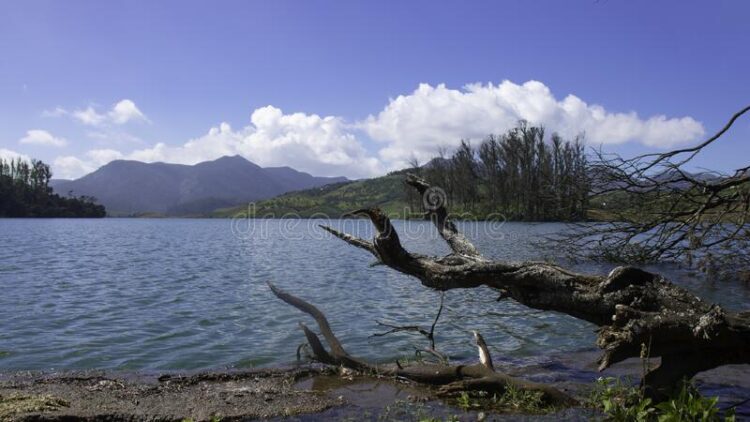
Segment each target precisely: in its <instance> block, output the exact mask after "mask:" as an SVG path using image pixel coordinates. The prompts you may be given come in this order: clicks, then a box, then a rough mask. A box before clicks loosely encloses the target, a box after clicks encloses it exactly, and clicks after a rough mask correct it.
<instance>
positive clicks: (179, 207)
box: [53, 156, 347, 215]
mask: <svg viewBox="0 0 750 422" xmlns="http://www.w3.org/2000/svg"><path fill="white" fill-rule="evenodd" d="M346 180H347V179H346V178H344V177H314V176H311V175H310V174H307V173H303V172H299V171H297V170H294V169H292V168H289V167H270V168H263V167H260V166H258V165H257V164H254V163H252V162H250V161H248V160H246V159H245V158H243V157H240V156H233V157H222V158H219V159H217V160H214V161H207V162H203V163H198V164H195V165H192V166H189V165H182V164H166V163H142V162H139V161H126V160H116V161H112V162H111V163H109V164H107V165H105V166H102V167H101V168H100V169H98V170H96V171H94V172H93V173H90V174H88V175H86V176H84V177H81V178H80V179H76V180H72V181H64V180H60V181H55V183H54V184H53V189H54V190H55V191H56V192H58V193H60V194H61V195H67V194H69V193H72V195H75V196H81V195H86V196H93V197H95V198H96V199H97V201H98V203H100V204H103V205H104V206H106V207H107V211H108V213H109V214H110V215H137V214H146V213H148V214H152V213H156V214H164V215H201V214H206V213H208V212H211V211H213V210H215V209H217V208H221V207H228V206H231V205H236V204H241V203H246V202H248V201H258V200H261V199H266V198H271V197H273V196H277V195H280V194H283V193H286V192H289V191H294V190H300V189H308V188H312V187H316V186H322V185H326V184H329V183H337V182H342V181H346Z"/></svg>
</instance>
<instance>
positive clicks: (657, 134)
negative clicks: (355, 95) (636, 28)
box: [360, 81, 704, 163]
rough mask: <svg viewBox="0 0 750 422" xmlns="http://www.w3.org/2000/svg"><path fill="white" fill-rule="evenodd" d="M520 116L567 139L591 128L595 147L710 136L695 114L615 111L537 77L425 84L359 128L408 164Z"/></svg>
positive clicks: (390, 157)
mask: <svg viewBox="0 0 750 422" xmlns="http://www.w3.org/2000/svg"><path fill="white" fill-rule="evenodd" d="M519 120H526V121H528V122H530V123H532V124H541V125H544V126H545V127H547V128H548V129H550V130H554V131H555V132H558V133H560V134H561V135H563V136H566V137H573V136H576V135H578V134H581V133H585V135H586V140H587V142H588V143H589V144H619V143H624V142H640V143H642V144H644V145H647V146H651V147H663V148H668V147H673V146H675V145H677V144H680V143H685V142H689V141H694V140H696V139H697V138H699V137H700V136H702V135H703V134H704V129H703V126H702V125H701V123H699V122H697V121H696V120H694V119H693V118H691V117H682V118H667V117H666V116H653V117H650V118H648V119H642V118H640V117H639V116H638V115H637V114H636V113H635V112H629V113H616V112H610V111H607V110H605V109H604V108H603V107H601V106H599V105H595V104H587V103H586V102H584V101H583V100H581V99H580V98H578V97H576V96H574V95H568V96H567V97H565V98H564V99H562V100H558V99H557V98H555V96H554V95H553V94H552V92H551V91H550V89H549V88H548V87H547V86H545V85H544V84H543V83H541V82H538V81H528V82H526V83H524V84H522V85H518V84H515V83H513V82H510V81H504V82H502V83H500V84H498V85H494V84H492V83H489V84H487V85H482V84H469V85H466V86H465V87H464V88H463V89H460V90H458V89H450V88H448V87H446V86H445V85H443V84H440V85H437V86H435V87H433V86H431V85H429V84H420V85H419V87H418V88H417V89H416V90H415V91H414V92H412V93H411V94H408V95H401V96H398V97H397V98H395V99H392V100H390V102H389V104H388V105H387V106H386V107H385V108H384V109H383V110H382V111H380V112H379V113H378V114H377V115H371V116H369V117H368V118H367V119H365V120H364V121H363V122H361V124H360V127H362V128H363V129H364V130H365V131H366V132H367V133H368V134H369V135H370V137H371V138H372V139H375V140H376V141H380V142H383V143H384V144H385V146H384V147H383V148H382V149H381V150H380V156H381V158H383V159H384V160H386V161H393V162H401V163H403V162H404V161H405V160H407V159H408V158H409V157H410V156H417V158H420V159H428V158H430V157H432V156H433V155H434V154H435V152H436V151H437V150H438V148H440V147H448V148H450V147H452V146H455V145H456V144H457V143H458V142H459V141H460V139H462V138H463V139H466V138H468V139H481V138H483V137H485V136H486V135H487V134H490V133H503V132H505V131H507V130H508V129H511V128H512V127H514V126H515V125H516V124H517V122H518V121H519Z"/></svg>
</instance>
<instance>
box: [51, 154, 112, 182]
mask: <svg viewBox="0 0 750 422" xmlns="http://www.w3.org/2000/svg"><path fill="white" fill-rule="evenodd" d="M121 158H124V156H123V155H122V153H121V152H119V151H116V150H113V149H94V150H91V151H88V152H87V153H86V155H85V159H80V158H78V157H75V156H72V155H68V156H63V157H57V158H56V159H55V161H54V162H53V164H52V167H53V170H54V173H55V178H58V179H76V178H79V177H81V176H84V175H86V174H88V173H91V172H92V171H94V170H96V169H98V168H99V167H101V166H103V165H105V164H107V163H109V162H110V161H113V160H119V159H121Z"/></svg>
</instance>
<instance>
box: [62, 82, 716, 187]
mask: <svg viewBox="0 0 750 422" xmlns="http://www.w3.org/2000/svg"><path fill="white" fill-rule="evenodd" d="M49 113H50V114H53V113H56V114H59V113H60V112H59V110H58V109H55V110H53V111H50V112H49ZM65 113H67V112H65ZM71 115H72V116H73V117H74V118H76V119H77V120H79V121H81V122H84V123H87V124H89V125H91V126H96V128H95V129H94V130H93V131H92V132H89V136H90V137H92V138H95V139H100V138H101V139H110V138H111V133H113V130H114V129H113V128H114V126H113V125H120V124H124V123H126V122H128V121H134V120H143V121H147V118H146V116H145V115H144V114H143V113H142V112H141V111H140V110H139V109H138V107H136V105H135V103H133V102H132V101H130V100H122V101H120V102H118V103H117V104H115V105H114V106H113V107H112V108H111V110H109V111H107V112H99V111H97V110H96V109H95V108H93V107H89V108H87V109H84V110H77V111H75V112H73V113H72V114H71ZM519 120H526V121H528V122H530V123H532V124H541V125H544V126H545V127H546V128H547V129H548V130H549V131H555V132H557V133H559V134H561V135H562V136H564V137H566V138H572V137H574V136H577V135H579V134H585V139H586V141H587V142H588V143H589V144H595V145H598V144H619V143H624V142H638V143H640V144H642V145H645V146H649V147H657V148H671V147H674V146H675V145H678V144H682V143H687V142H692V141H695V140H696V139H698V138H699V137H701V136H702V135H703V134H704V129H703V125H702V124H701V123H700V122H698V121H696V120H695V119H693V118H692V117H667V116H663V115H657V116H650V117H647V118H643V117H640V116H639V115H638V114H637V113H635V112H625V113H623V112H615V111H611V110H606V109H605V108H604V107H602V106H600V105H596V104H589V103H586V102H585V101H583V100H582V99H580V98H578V97H576V96H574V95H568V96H567V97H565V98H562V99H558V98H556V97H555V96H554V95H553V94H552V92H551V91H550V89H549V88H548V87H547V86H545V85H544V84H543V83H541V82H537V81H528V82H526V83H524V84H520V85H519V84H515V83H513V82H510V81H504V82H502V83H500V84H497V85H495V84H492V83H490V84H486V85H483V84H470V85H466V86H464V87H463V88H461V89H451V88H448V87H446V86H445V85H442V84H441V85H437V86H431V85H429V84H420V85H419V87H418V88H417V89H416V90H415V91H414V92H412V93H410V94H405V95H401V96H398V97H397V98H395V99H391V100H390V101H389V102H388V104H386V105H385V106H384V108H383V109H382V110H380V111H379V112H378V113H376V114H373V115H370V116H368V117H367V118H365V119H364V120H361V121H358V122H356V123H347V122H346V121H345V120H344V118H343V117H340V116H319V115H317V114H307V113H289V114H287V113H284V112H283V111H282V110H280V109H279V108H276V107H273V106H270V105H269V106H266V107H261V108H258V109H256V110H254V111H253V112H252V114H251V116H250V122H249V123H248V124H247V125H245V126H243V127H241V128H239V129H234V128H232V127H231V126H230V125H229V124H228V123H220V124H219V125H217V126H215V127H213V128H211V129H210V130H209V131H208V132H207V133H205V134H204V135H202V136H199V137H197V138H194V139H190V140H188V141H187V142H185V143H183V144H181V145H170V144H166V143H156V144H154V145H153V146H152V147H149V148H143V149H136V150H131V152H129V153H125V154H121V153H119V152H117V151H114V150H95V151H98V152H94V151H89V153H87V154H86V155H85V156H83V157H81V158H77V157H72V156H68V157H60V158H59V160H60V162H59V165H60V169H65V170H63V171H64V172H65V173H66V174H70V175H74V174H75V175H77V176H80V175H82V174H84V173H85V172H88V171H91V170H93V169H95V168H97V167H98V166H99V165H101V164H104V160H108V159H116V158H127V159H133V160H139V161H146V162H154V161H163V162H170V163H181V164H195V163H198V162H201V161H206V160H213V159H216V158H219V157H221V156H225V155H236V154H238V155H241V156H244V157H245V158H247V159H249V160H250V161H253V162H255V163H257V164H259V165H261V166H291V167H293V168H296V169H298V170H302V171H306V172H309V173H312V174H315V175H321V176H334V175H336V176H338V175H345V176H348V177H351V178H358V177H370V176H375V175H379V174H383V173H384V172H385V171H387V170H394V169H398V168H403V167H404V166H405V165H406V164H407V163H406V161H407V160H409V159H410V158H412V157H416V158H418V159H420V160H421V161H422V162H424V161H426V160H427V159H430V158H432V157H434V156H435V154H436V153H437V151H438V150H439V149H440V148H447V149H448V150H451V149H452V148H453V147H454V146H456V145H458V143H459V142H460V140H461V139H473V140H480V139H482V138H484V137H485V136H487V135H488V134H491V133H493V134H499V133H504V132H506V131H507V130H509V129H511V128H513V127H515V126H516V125H517V123H518V121H519ZM365 135H366V136H365ZM368 137H369V138H371V139H372V140H374V141H375V142H374V143H373V142H371V141H370V140H368V139H367V138H368ZM136 140H137V138H136ZM362 140H365V141H366V142H369V144H368V145H369V146H370V150H368V149H366V148H365V146H364V145H365V144H364V143H363V142H362ZM102 151H107V152H106V153H104V152H102ZM56 163H57V161H56Z"/></svg>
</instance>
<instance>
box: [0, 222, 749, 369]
mask: <svg viewBox="0 0 750 422" xmlns="http://www.w3.org/2000/svg"><path fill="white" fill-rule="evenodd" d="M320 222H321V221H314V220H255V221H251V222H247V221H245V222H234V223H233V222H232V221H230V220H192V219H102V220H66V219H60V220H23V219H21V220H15V219H4V220H0V235H1V236H2V241H3V242H2V243H3V246H2V247H1V248H0V288H1V289H2V290H1V291H0V370H4V371H8V370H26V369H34V370H57V369H84V368H100V369H120V370H131V369H138V370H170V369H180V370H191V369H207V368H212V369H215V368H225V367H236V368H243V367H250V366H264V365H266V366H267V365H278V364H287V363H290V362H293V361H294V360H295V350H296V347H297V345H298V344H300V343H302V342H303V341H304V337H303V335H302V333H301V331H300V330H299V329H298V327H297V322H298V321H308V318H307V316H305V315H303V314H301V313H300V312H298V311H297V310H296V309H294V308H291V307H290V306H288V305H286V304H284V303H283V302H281V301H279V300H278V299H276V298H275V297H274V296H273V295H272V294H271V292H270V291H269V289H268V288H267V286H266V285H265V281H267V280H270V281H273V282H274V283H276V284H277V285H278V286H280V287H282V288H284V289H286V290H288V291H290V292H293V293H295V294H296V295H298V296H301V297H303V298H306V299H308V300H309V301H311V302H312V303H314V304H317V305H319V307H320V308H321V309H323V311H324V312H325V313H326V314H327V315H328V318H329V320H330V321H331V323H332V325H333V329H334V330H335V331H336V332H337V333H338V335H339V337H340V338H341V340H342V341H343V343H344V345H345V346H346V347H347V348H348V349H349V351H350V352H352V353H353V354H355V355H359V356H362V357H365V358H372V359H383V360H389V361H393V359H395V358H397V357H406V356H412V355H413V352H414V346H415V345H416V346H424V342H423V341H422V339H421V338H419V337H415V336H413V335H409V334H396V335H390V336H387V337H372V336H371V335H372V334H374V333H376V332H379V331H382V327H379V326H378V325H377V323H376V321H384V322H389V323H395V324H403V325H423V326H429V324H430V323H431V321H432V318H433V316H434V314H435V312H436V310H437V307H438V302H439V294H438V293H436V292H433V291H430V290H428V289H426V288H423V287H422V286H421V285H420V284H419V283H418V281H416V279H413V278H410V277H407V276H404V275H402V274H400V273H397V272H396V271H393V270H391V269H388V268H387V267H384V266H375V267H370V266H369V264H370V263H371V262H372V261H373V258H372V257H371V256H370V255H369V254H367V253H366V252H364V251H361V250H359V249H356V248H354V247H350V246H348V245H346V244H344V243H343V242H341V241H340V240H338V239H335V238H333V237H331V236H330V235H328V234H327V233H325V232H323V231H322V230H320V229H318V228H317V224H318V223H320ZM330 224H332V225H333V226H337V227H340V228H342V229H344V230H346V231H349V232H355V233H357V234H359V235H360V236H363V237H367V238H369V237H371V236H372V232H371V229H370V227H369V223H366V222H365V221H360V220H347V221H339V220H336V221H333V222H330ZM394 224H395V225H396V228H397V229H398V230H399V231H400V233H401V237H402V241H403V243H404V244H405V246H407V247H408V248H409V249H410V250H412V251H418V252H423V253H435V254H444V253H446V252H447V248H446V247H445V245H444V244H443V242H442V241H440V240H439V239H437V234H436V233H435V232H434V229H433V228H432V226H430V225H429V224H427V223H424V222H403V221H396V222H394ZM407 225H408V227H407ZM561 227H562V226H561V225H557V224H523V223H507V224H505V225H502V226H498V225H490V224H488V223H466V224H464V225H463V227H462V229H463V230H464V231H465V232H466V233H467V234H469V236H470V237H471V238H473V240H474V241H475V244H476V245H477V247H478V248H479V249H480V250H481V251H483V252H484V253H485V254H486V255H488V256H492V257H497V258H503V259H514V260H515V259H540V258H544V257H545V252H544V251H542V250H541V249H540V248H539V247H538V246H535V243H534V242H533V240H534V239H537V240H538V238H539V236H540V235H542V234H545V233H550V232H554V231H555V230H559V229H560V228H561ZM547 255H548V254H547ZM546 257H548V258H554V257H550V256H546ZM577 269H579V270H585V271H595V272H606V271H609V270H610V269H611V266H610V265H595V264H583V265H581V264H579V265H578V268H577ZM652 269H654V268H652ZM655 269H656V270H659V271H662V272H665V273H667V275H668V276H669V277H670V278H671V279H672V280H673V281H675V282H678V283H680V284H682V285H684V286H685V287H687V288H689V289H691V290H693V291H695V292H696V293H699V294H700V295H702V296H704V297H705V298H707V299H708V300H711V301H714V302H717V303H721V304H723V305H725V306H726V307H728V308H730V309H739V308H748V307H750V306H748V304H750V293H749V292H748V290H747V289H746V288H744V287H743V286H741V285H737V284H733V283H718V284H709V283H705V282H702V281H701V280H699V279H698V278H696V277H695V276H691V275H690V274H689V273H688V272H685V271H681V270H679V269H677V268H674V267H667V266H661V267H659V268H655ZM495 299H496V294H495V293H494V292H492V291H491V290H490V289H485V288H480V289H469V290H466V291H460V290H454V291H450V292H447V293H446V311H445V314H444V317H443V318H442V319H441V322H440V325H439V326H438V338H437V343H438V346H439V348H440V349H441V350H443V351H445V352H448V353H450V354H451V355H452V356H453V357H454V358H456V359H473V358H474V355H475V351H474V348H473V345H472V342H471V336H470V334H469V333H468V332H467V331H468V330H470V329H478V330H480V331H481V332H482V333H483V334H484V335H485V337H486V339H487V342H488V343H489V344H490V345H491V348H492V349H494V350H493V351H494V354H495V355H496V356H499V357H502V359H511V360H518V361H519V362H521V361H533V360H539V359H544V358H545V357H549V356H553V355H561V354H565V353H568V352H576V351H581V350H587V349H591V348H592V345H593V342H594V339H595V334H594V328H595V327H594V326H592V325H590V324H588V323H585V322H581V321H578V320H576V319H574V318H571V317H567V316H565V315H559V314H556V313H552V312H539V311H535V310H531V309H528V308H525V307H524V306H522V305H518V304H516V303H514V302H512V301H502V302H496V300H495ZM308 322H310V323H311V321H308Z"/></svg>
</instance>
